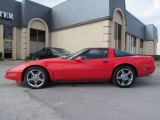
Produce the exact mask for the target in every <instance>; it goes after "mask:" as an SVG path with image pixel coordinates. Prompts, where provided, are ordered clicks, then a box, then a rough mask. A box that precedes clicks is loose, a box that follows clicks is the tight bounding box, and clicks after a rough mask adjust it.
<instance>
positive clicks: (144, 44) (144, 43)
mask: <svg viewBox="0 0 160 120" xmlns="http://www.w3.org/2000/svg"><path fill="white" fill-rule="evenodd" d="M143 55H146V41H145V40H144V41H143Z"/></svg>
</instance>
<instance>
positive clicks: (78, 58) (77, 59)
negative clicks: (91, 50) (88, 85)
mask: <svg viewBox="0 0 160 120" xmlns="http://www.w3.org/2000/svg"><path fill="white" fill-rule="evenodd" d="M75 60H76V61H77V62H82V61H83V58H82V57H81V56H79V57H77V58H76V59H75Z"/></svg>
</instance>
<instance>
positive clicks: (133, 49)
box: [131, 36, 136, 54]
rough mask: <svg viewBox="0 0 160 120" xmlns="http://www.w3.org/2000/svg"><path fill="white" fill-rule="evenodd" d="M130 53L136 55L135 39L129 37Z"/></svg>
mask: <svg viewBox="0 0 160 120" xmlns="http://www.w3.org/2000/svg"><path fill="white" fill-rule="evenodd" d="M131 53H133V54H135V53H136V37H133V36H132V37H131Z"/></svg>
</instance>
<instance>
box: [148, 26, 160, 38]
mask: <svg viewBox="0 0 160 120" xmlns="http://www.w3.org/2000/svg"><path fill="white" fill-rule="evenodd" d="M146 40H158V32H157V28H156V27H155V26H154V25H152V24H150V25H146Z"/></svg>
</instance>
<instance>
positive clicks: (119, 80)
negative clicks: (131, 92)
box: [112, 66, 136, 88]
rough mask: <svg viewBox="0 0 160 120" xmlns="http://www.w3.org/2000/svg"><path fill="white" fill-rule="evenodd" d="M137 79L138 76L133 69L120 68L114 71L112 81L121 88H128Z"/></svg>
mask: <svg viewBox="0 0 160 120" xmlns="http://www.w3.org/2000/svg"><path fill="white" fill-rule="evenodd" d="M135 78H136V74H135V71H134V69H133V68H131V67H129V66H120V67H118V68H117V69H116V70H115V71H114V73H113V77H112V81H113V83H114V84H115V85H116V86H118V87H120V88H128V87H131V86H132V85H133V83H134V81H135Z"/></svg>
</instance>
